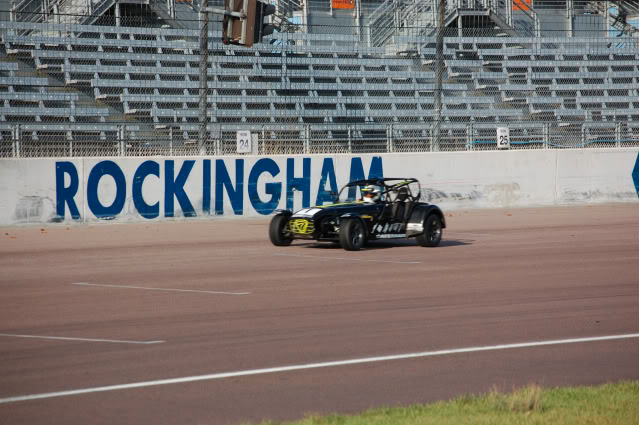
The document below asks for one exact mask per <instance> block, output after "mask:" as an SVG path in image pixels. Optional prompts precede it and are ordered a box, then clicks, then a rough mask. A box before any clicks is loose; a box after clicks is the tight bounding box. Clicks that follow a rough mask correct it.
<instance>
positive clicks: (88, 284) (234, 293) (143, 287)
mask: <svg viewBox="0 0 639 425" xmlns="http://www.w3.org/2000/svg"><path fill="white" fill-rule="evenodd" d="M71 285H79V286H102V287H105V288H124V289H144V290H147V291H171V292H198V293H203V294H221V295H250V294H251V293H250V292H222V291H202V290H198V289H172V288H148V287H145V286H128V285H102V284H100V283H87V282H75V283H72V284H71Z"/></svg>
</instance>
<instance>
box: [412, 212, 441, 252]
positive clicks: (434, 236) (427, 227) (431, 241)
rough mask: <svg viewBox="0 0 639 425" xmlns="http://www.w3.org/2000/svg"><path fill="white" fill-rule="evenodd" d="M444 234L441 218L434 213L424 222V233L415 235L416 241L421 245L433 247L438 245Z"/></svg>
mask: <svg viewBox="0 0 639 425" xmlns="http://www.w3.org/2000/svg"><path fill="white" fill-rule="evenodd" d="M443 234H444V228H443V226H442V220H441V218H439V216H437V215H436V214H431V215H429V216H428V218H426V221H425V222H424V233H422V234H421V235H419V236H417V237H416V238H415V239H417V243H418V244H420V245H421V246H428V247H435V246H437V245H439V242H441V240H442V235H443Z"/></svg>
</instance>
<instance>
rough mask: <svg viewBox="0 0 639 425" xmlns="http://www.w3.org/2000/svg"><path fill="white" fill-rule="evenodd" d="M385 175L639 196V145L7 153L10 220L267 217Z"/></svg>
mask: <svg viewBox="0 0 639 425" xmlns="http://www.w3.org/2000/svg"><path fill="white" fill-rule="evenodd" d="M380 175H383V176H385V177H416V178H418V179H419V180H420V182H421V186H422V198H423V200H425V201H427V202H431V203H435V204H438V205H440V206H441V207H442V208H443V209H445V210H451V209H460V208H493V207H495V208H496V207H529V206H549V205H565V204H572V205H580V204H588V203H600V202H636V203H639V195H638V192H639V152H638V150H637V149H597V150H595V149H592V150H590V149H584V150H536V151H503V152H496V151H490V152H455V153H425V154H415V153H410V154H384V155H362V156H351V155H326V156H323V155H308V156H290V157H286V156H273V157H255V156H238V157H224V158H211V157H197V158H192V157H188V158H187V157H174V158H73V159H65V158H61V159H60V158H59V159H3V160H0V225H15V224H23V223H34V224H35V223H48V222H66V223H71V222H77V223H83V222H96V221H102V220H117V221H144V220H165V219H177V218H183V217H193V218H210V217H211V216H227V217H237V216H243V217H247V216H260V215H268V214H271V213H272V212H273V211H274V210H275V209H276V208H289V209H299V208H302V207H307V206H312V205H316V204H318V203H323V202H324V199H327V197H328V191H330V190H337V189H338V187H341V186H342V185H343V184H345V183H347V182H348V181H349V180H352V179H358V178H363V177H368V176H380ZM633 177H634V179H635V180H636V182H635V181H634V180H633Z"/></svg>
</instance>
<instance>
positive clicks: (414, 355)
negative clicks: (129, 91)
mask: <svg viewBox="0 0 639 425" xmlns="http://www.w3.org/2000/svg"><path fill="white" fill-rule="evenodd" d="M629 338H639V333H635V334H625V335H608V336H598V337H589V338H571V339H556V340H549V341H535V342H522V343H518V344H501V345H487V346H483V347H467V348H454V349H450V350H439V351H424V352H421V353H408V354H395V355H390V356H379V357H363V358H360V359H350V360H338V361H332V362H324V363H308V364H300V365H291V366H280V367H271V368H265V369H250V370H241V371H237V372H224V373H211V374H207V375H197V376H186V377H181V378H170V379H159V380H155V381H142V382H133V383H130V384H122V385H109V386H105V387H93V388H82V389H78V390H68V391H58V392H52V393H42V394H31V395H23V396H16V397H7V398H1V399H0V404H2V403H13V402H16V401H27V400H37V399H42V398H53V397H65V396H72V395H78V394H89V393H98V392H105V391H117V390H128V389H132V388H143V387H153V386H158V385H169V384H181V383H186V382H196V381H210V380H214V379H224V378H235V377H238V376H249V375H263V374H267V373H279V372H290V371H294V370H303V369H319V368H325V367H335V366H345V365H354V364H362V363H374V362H384V361H390V360H402V359H413V358H419V357H433V356H444V355H448V354H459V353H474V352H480V351H494V350H507V349H511V348H527V347H540V346H547V345H561V344H577V343H583V342H594V341H610V340H617V339H629Z"/></svg>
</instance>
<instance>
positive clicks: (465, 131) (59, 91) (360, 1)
mask: <svg viewBox="0 0 639 425" xmlns="http://www.w3.org/2000/svg"><path fill="white" fill-rule="evenodd" d="M333 1H335V0H333ZM211 3H212V2H209V6H210V5H211ZM213 3H214V4H213V5H216V6H218V7H220V6H221V5H222V4H221V3H220V2H217V3H215V2H213ZM5 4H6V6H5V10H8V11H9V13H5V14H3V17H4V18H3V20H2V21H0V36H1V38H2V43H1V44H0V100H1V101H2V106H0V156H4V157H12V156H15V157H41V156H103V155H135V156H137V155H159V154H161V155H192V154H208V155H224V154H235V148H236V146H235V133H236V131H238V130H251V131H252V132H255V133H257V134H258V136H259V153H261V154H293V153H348V152H352V153H366V152H417V151H431V150H447V151H451V150H476V149H495V148H496V129H497V128H498V127H508V128H509V129H510V134H511V139H512V148H515V149H534V148H570V147H573V148H574V147H610V146H639V29H638V28H637V19H638V18H639V4H638V2H637V1H636V0H633V1H631V0H626V1H622V0H618V1H581V0H448V1H447V2H446V7H445V10H444V14H443V15H442V16H440V15H439V10H438V7H437V6H438V2H437V1H436V0H410V1H409V0H386V1H373V0H354V1H353V2H349V1H346V2H344V1H341V2H339V7H340V8H337V7H333V6H334V5H333V3H331V0H322V1H318V0H310V1H305V0H300V1H297V0H282V1H279V2H276V3H275V4H276V5H277V13H276V14H275V16H274V23H275V24H276V26H277V27H278V28H279V29H280V32H277V33H275V34H273V35H272V36H269V37H268V40H267V42H265V43H262V44H256V45H255V46H253V47H252V48H244V47H242V46H232V45H223V44H222V43H221V31H220V30H221V24H220V23H219V20H216V18H215V17H213V16H212V17H211V21H212V23H211V25H210V26H209V40H210V42H209V51H208V62H209V64H208V78H207V86H208V88H207V93H206V100H207V110H206V137H205V138H204V139H202V138H200V137H199V133H198V131H199V129H200V111H199V107H198V106H199V102H200V95H201V94H202V93H201V89H200V81H199V66H200V59H201V53H202V52H200V40H199V31H198V26H199V19H200V17H199V14H198V10H199V9H198V6H199V5H198V3H197V1H195V0H192V1H176V0H161V1H160V0H143V1H140V0H121V1H118V0H14V1H12V2H11V3H8V2H5ZM345 4H346V8H344V5H345ZM349 4H350V6H349ZM439 22H444V28H443V34H444V36H445V37H444V45H443V53H442V55H438V54H437V33H438V27H439V26H440V25H439ZM438 61H441V63H438ZM439 65H442V66H439ZM438 91H439V92H438ZM438 94H441V97H440V99H441V109H438V108H437V107H436V106H437V104H438V102H437V98H438V96H437V95H438Z"/></svg>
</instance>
